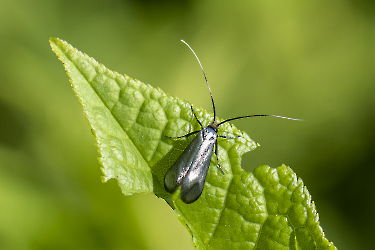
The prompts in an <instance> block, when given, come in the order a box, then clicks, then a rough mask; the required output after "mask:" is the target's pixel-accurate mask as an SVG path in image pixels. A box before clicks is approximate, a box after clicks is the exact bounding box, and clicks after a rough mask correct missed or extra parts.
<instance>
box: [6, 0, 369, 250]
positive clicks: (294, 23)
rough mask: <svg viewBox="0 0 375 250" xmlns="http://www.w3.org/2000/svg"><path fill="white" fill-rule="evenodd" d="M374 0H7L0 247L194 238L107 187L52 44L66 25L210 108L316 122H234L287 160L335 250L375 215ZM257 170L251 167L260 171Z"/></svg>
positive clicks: (365, 231)
mask: <svg viewBox="0 0 375 250" xmlns="http://www.w3.org/2000/svg"><path fill="white" fill-rule="evenodd" d="M374 10H375V6H374V5H373V4H372V2H371V1H365V0H362V1H338V0H336V1H329V2H327V1H313V2H309V3H305V2H301V1H296V0H294V1H282V2H280V1H236V2H231V3H230V4H229V3H228V2H227V1H204V2H202V3H200V2H198V1H184V2H182V1H181V2H177V1H146V0H144V1H111V2H103V1H90V2H87V1H71V0H68V1H37V0H32V1H24V0H18V1H9V0H3V1H1V2H0V18H1V21H0V34H1V38H2V39H0V45H1V46H0V58H1V60H0V63H1V67H0V79H1V82H0V84H1V85H0V87H1V89H0V197H1V198H0V239H1V240H0V248H1V249H26V248H30V249H43V248H46V249H51V248H53V249H56V248H64V249H67V248H86V249H97V248H105V249H111V248H122V249H128V248H133V249H160V248H162V249H175V246H176V245H179V248H180V249H181V246H182V247H186V249H192V245H191V242H190V236H189V234H188V232H187V231H186V230H185V228H184V227H183V226H182V225H181V224H180V222H179V221H178V219H177V218H176V215H175V213H174V212H173V211H172V210H171V209H170V208H169V207H168V206H167V205H166V203H165V202H164V201H163V200H161V199H158V198H156V197H155V196H152V195H135V196H131V197H125V196H123V195H122V194H121V192H120V189H119V187H118V186H117V184H116V182H115V181H113V180H112V181H109V182H108V183H106V184H102V183H101V181H100V175H101V173H100V167H99V164H98V162H97V157H98V154H97V151H96V148H95V145H94V143H95V140H94V137H93V136H92V134H91V133H90V129H89V126H88V125H87V122H86V120H85V118H84V116H83V115H82V109H81V107H80V105H79V103H78V101H77V98H76V97H75V96H74V94H73V91H72V90H71V87H70V85H69V83H68V78H67V76H66V74H65V72H64V70H63V69H62V67H61V63H60V62H59V61H58V60H56V56H55V55H54V54H53V53H52V52H51V49H50V47H49V43H48V38H49V37H51V36H52V37H60V38H61V39H64V40H67V41H69V43H71V44H73V45H74V46H75V47H77V48H79V49H81V50H82V51H85V52H86V53H88V54H89V55H90V56H93V57H95V59H96V60H98V61H100V62H102V63H104V64H105V65H106V66H107V67H109V68H111V69H113V70H116V71H118V72H120V73H126V74H127V75H129V76H130V77H133V78H137V79H140V80H141V81H143V82H145V83H149V84H152V85H153V86H155V87H160V88H162V89H163V90H164V91H165V92H167V93H170V94H174V95H176V96H179V97H181V98H182V99H185V100H188V101H189V102H191V103H194V104H196V105H200V106H202V107H204V108H205V109H207V110H210V109H211V105H210V99H209V95H208V91H207V89H206V86H205V83H204V80H203V77H202V73H201V71H200V69H199V66H198V64H197V63H196V61H195V59H194V57H193V56H192V54H191V52H190V51H189V50H188V49H187V48H186V46H184V45H183V44H182V43H181V42H180V41H179V40H180V39H184V40H186V41H187V42H188V43H189V44H190V45H191V46H192V47H193V48H194V50H195V51H196V52H197V54H198V56H199V57H200V59H201V61H202V63H203V65H204V67H205V71H206V74H207V76H208V80H209V82H210V84H211V88H212V91H213V95H214V98H215V101H216V106H217V107H216V108H217V112H218V115H219V117H222V118H227V117H228V118H229V117H234V116H240V115H246V114H263V113H266V114H268V113H271V114H277V115H285V116H292V117H296V118H303V119H307V121H306V122H303V123H301V122H291V121H285V120H281V119H273V118H258V119H257V118H254V119H248V120H243V121H238V122H236V126H237V127H238V128H240V129H242V130H245V131H246V132H247V133H248V134H249V135H250V137H251V138H252V139H254V140H255V141H256V142H258V143H260V144H261V145H262V146H261V147H259V148H257V149H256V150H255V151H253V152H250V153H248V154H246V155H245V157H244V162H245V163H244V164H245V165H247V166H253V168H255V167H256V166H258V165H262V164H268V165H270V166H272V167H276V166H279V165H281V164H282V163H285V164H287V165H289V166H291V167H292V169H293V170H294V172H296V174H297V175H298V176H299V177H301V178H302V179H303V181H304V183H305V185H306V186H307V187H308V189H309V191H310V193H311V195H312V198H313V200H314V201H315V203H316V207H317V210H318V212H319V215H320V218H321V226H322V228H323V229H324V231H325V233H326V237H327V238H328V239H329V240H330V241H332V242H333V243H334V244H335V246H336V247H337V248H338V249H353V248H362V249H366V248H369V247H370V246H371V245H370V244H371V236H372V229H373V227H374V225H375V223H374V220H375V218H374V214H373V211H374V208H375V204H374V201H375V199H374V198H375V197H374V196H375V195H374V194H375V192H374V191H375V190H374V187H373V185H372V180H373V177H374V175H375V168H374V167H375V164H374V160H373V159H374V158H373V152H374V146H373V143H372V142H373V140H374V139H375V138H374V137H375V134H374V130H373V128H374V115H373V114H374V109H375V98H374V93H375V92H374V90H375V85H374V80H375V70H374V69H373V68H374V66H375V22H374V21H375V20H374V17H375V15H374V12H375V11H374ZM253 168H249V169H246V170H248V171H251V170H252V169H253Z"/></svg>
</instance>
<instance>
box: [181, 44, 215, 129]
mask: <svg viewBox="0 0 375 250" xmlns="http://www.w3.org/2000/svg"><path fill="white" fill-rule="evenodd" d="M181 42H183V43H184V44H186V46H188V47H189V49H190V50H191V51H192V52H193V54H194V56H195V58H197V60H198V63H199V65H200V66H201V69H202V72H203V75H204V79H205V80H206V83H207V87H208V90H209V91H210V96H211V101H212V107H213V108H214V122H215V121H216V109H215V102H214V98H213V97H212V93H211V88H210V85H209V84H208V81H207V77H206V74H205V73H204V69H203V66H202V64H201V61H199V58H198V56H197V54H195V52H194V50H193V49H192V48H191V47H190V45H189V44H188V43H187V42H185V41H184V40H181Z"/></svg>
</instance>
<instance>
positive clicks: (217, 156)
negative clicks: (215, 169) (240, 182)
mask: <svg viewBox="0 0 375 250" xmlns="http://www.w3.org/2000/svg"><path fill="white" fill-rule="evenodd" d="M218 149H219V147H218V144H217V140H216V142H215V155H216V161H217V165H218V166H219V168H220V170H221V172H222V173H223V174H225V172H224V169H223V168H222V167H221V166H220V163H219V155H218V153H217V152H218Z"/></svg>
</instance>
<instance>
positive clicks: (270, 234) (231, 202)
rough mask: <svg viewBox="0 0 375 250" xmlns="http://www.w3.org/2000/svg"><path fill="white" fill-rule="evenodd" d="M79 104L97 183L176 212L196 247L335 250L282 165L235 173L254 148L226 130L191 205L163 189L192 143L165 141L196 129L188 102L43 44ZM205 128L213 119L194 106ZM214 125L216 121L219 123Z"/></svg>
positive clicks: (298, 183) (57, 44)
mask: <svg viewBox="0 0 375 250" xmlns="http://www.w3.org/2000/svg"><path fill="white" fill-rule="evenodd" d="M50 44H51V46H52V49H53V51H54V52H55V53H56V55H57V56H58V57H59V59H60V60H61V61H62V62H63V63H64V66H65V69H66V71H67V74H68V76H69V78H70V80H71V83H72V86H73V90H74V92H75V93H76V95H77V97H78V99H79V101H80V103H81V104H82V107H83V110H84V113H85V116H86V118H87V120H88V122H89V125H90V126H91V129H92V132H93V133H94V135H95V138H96V141H97V145H98V148H99V152H100V159H99V161H100V163H101V165H102V172H103V174H104V176H103V181H104V182H105V181H107V180H109V179H110V178H116V179H117V181H118V184H119V186H120V188H121V190H122V192H123V193H124V194H125V195H130V194H134V193H154V194H156V195H157V196H159V197H162V198H163V199H165V200H166V201H167V202H168V203H169V204H170V206H171V207H172V208H173V209H175V210H176V211H177V214H178V217H179V219H180V220H181V221H182V223H183V224H185V225H186V226H187V228H188V230H189V231H190V232H191V234H192V236H193V243H194V245H195V246H196V247H197V248H198V249H336V248H335V246H334V245H333V244H332V243H330V242H329V241H328V240H327V239H326V238H325V237H324V233H323V231H322V229H321V227H320V226H319V218H318V214H317V212H316V210H315V205H314V202H312V201H311V197H310V194H309V192H308V190H307V188H306V187H305V186H304V185H303V182H302V180H301V179H299V178H297V176H296V174H295V173H294V172H293V171H292V170H291V169H290V168H289V167H287V166H285V165H282V166H280V167H278V168H276V169H274V168H270V167H268V166H260V167H257V168H256V169H255V170H254V172H253V173H250V172H246V171H244V170H243V169H242V168H241V157H242V155H243V154H244V153H246V152H248V151H250V150H253V149H255V148H256V146H257V144H256V143H255V142H254V141H252V140H251V139H250V138H249V136H248V135H247V134H246V133H242V132H241V131H239V130H238V129H237V128H235V127H234V126H233V125H230V124H227V123H226V124H223V125H222V126H220V130H219V134H220V133H221V134H223V133H225V135H228V136H231V135H232V136H233V135H241V137H238V138H236V139H227V140H224V139H219V160H220V163H221V165H222V167H223V169H224V170H225V172H226V174H225V175H223V174H222V173H221V172H220V170H219V169H218V168H217V167H215V166H216V165H217V163H216V160H215V159H214V158H215V157H213V160H212V162H211V167H210V169H209V172H208V175H207V179H206V183H205V188H204V190H203V193H202V196H201V197H200V198H199V199H198V200H197V201H196V202H194V203H192V204H189V205H187V204H185V203H183V202H182V201H181V200H180V199H179V192H180V191H177V192H176V193H174V194H169V193H167V192H166V191H165V190H164V186H163V183H164V175H165V173H166V171H167V170H168V169H169V168H170V167H171V166H172V164H173V162H174V161H175V160H176V159H177V158H178V156H179V155H180V154H181V153H182V151H183V150H184V148H185V147H186V146H187V145H188V143H189V142H190V140H191V139H192V138H188V139H181V140H171V139H169V138H167V136H181V135H184V134H186V133H188V132H190V131H194V130H197V129H199V128H200V127H199V124H197V122H196V121H195V119H194V118H193V114H192V112H191V109H190V103H188V102H185V101H182V100H180V99H179V98H177V97H172V96H170V95H168V94H166V93H164V92H163V91H162V90H160V89H158V88H157V89H156V88H153V87H151V86H150V85H146V84H144V83H142V82H140V81H137V80H133V79H131V78H130V77H128V76H126V75H120V74H119V73H117V72H113V71H111V70H109V69H107V68H106V67H105V66H103V65H102V64H100V63H98V62H96V61H95V60H94V59H93V58H90V57H89V56H87V55H84V54H82V53H81V52H79V51H78V50H76V49H75V48H73V47H72V46H70V45H69V44H68V43H66V42H65V41H62V40H59V39H56V38H51V39H50ZM194 109H195V112H196V115H197V117H198V118H199V120H200V121H201V122H202V124H203V125H204V126H207V125H208V124H209V123H210V122H211V121H212V118H213V115H212V114H211V113H208V112H206V111H204V110H202V109H201V108H197V107H194ZM219 121H220V120H219Z"/></svg>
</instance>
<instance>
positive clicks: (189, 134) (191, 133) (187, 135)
mask: <svg viewBox="0 0 375 250" xmlns="http://www.w3.org/2000/svg"><path fill="white" fill-rule="evenodd" d="M199 132H200V130H197V131H194V132H190V133H188V134H186V135H183V136H178V137H171V136H168V135H166V136H165V137H168V138H169V139H181V138H184V137H189V136H191V135H194V134H196V133H199Z"/></svg>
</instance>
